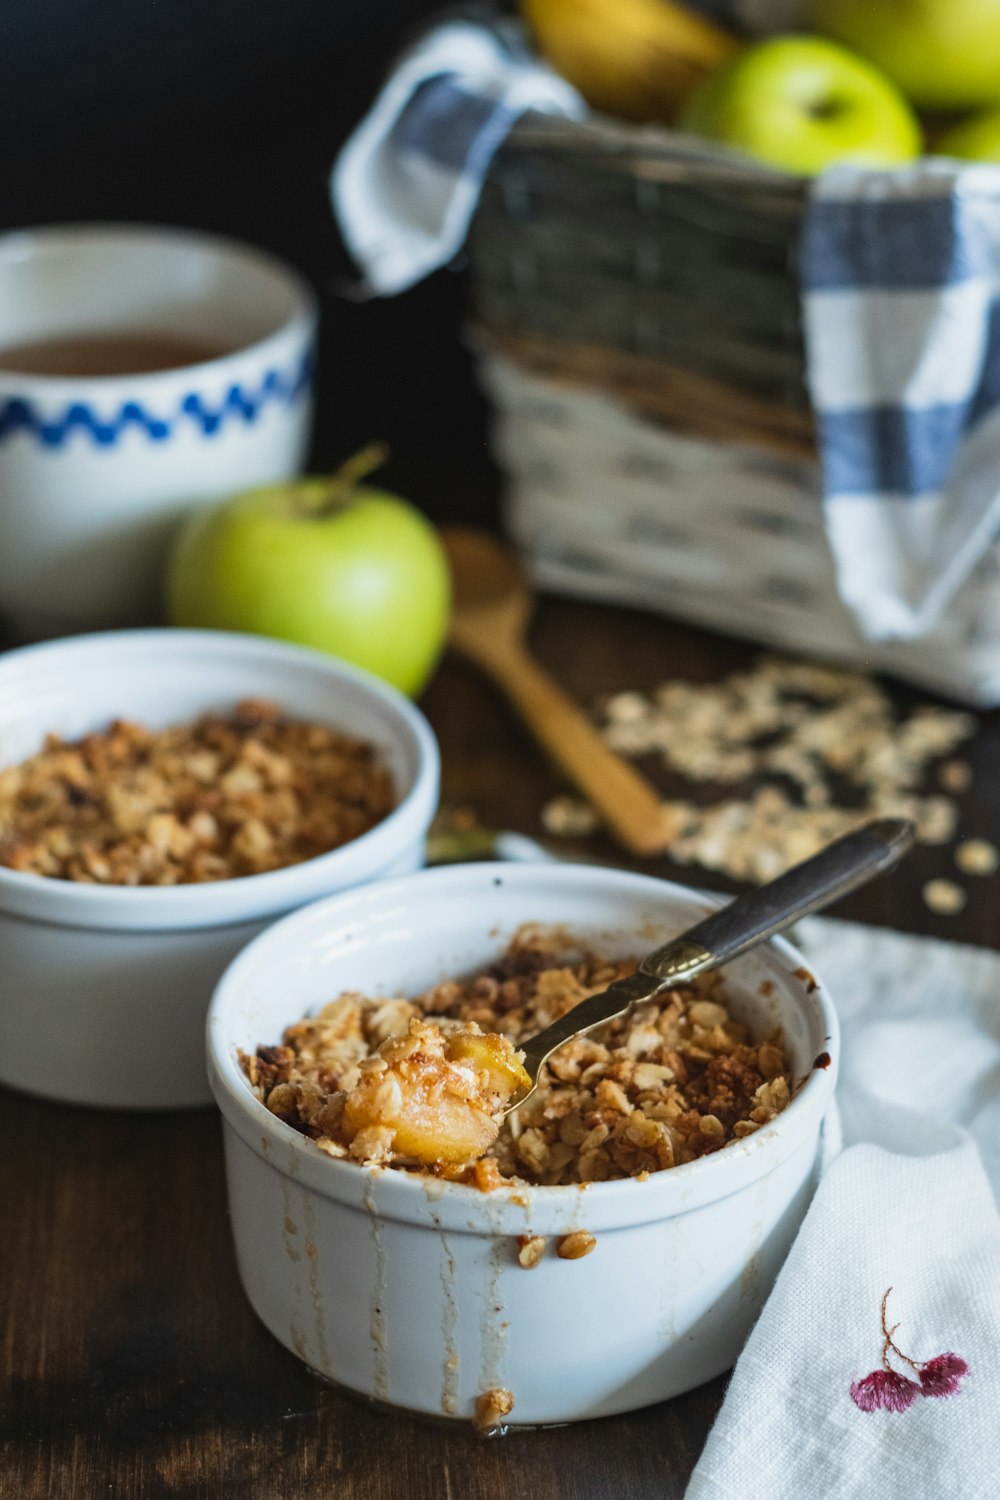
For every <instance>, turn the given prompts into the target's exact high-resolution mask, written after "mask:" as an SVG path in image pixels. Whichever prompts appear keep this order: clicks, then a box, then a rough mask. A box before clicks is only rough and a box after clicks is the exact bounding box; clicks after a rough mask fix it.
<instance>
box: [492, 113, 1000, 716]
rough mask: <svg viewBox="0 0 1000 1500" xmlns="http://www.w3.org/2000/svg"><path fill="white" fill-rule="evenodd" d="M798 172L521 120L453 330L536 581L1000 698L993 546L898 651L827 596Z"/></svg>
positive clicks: (498, 171) (681, 142)
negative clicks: (465, 309) (801, 272)
mask: <svg viewBox="0 0 1000 1500" xmlns="http://www.w3.org/2000/svg"><path fill="white" fill-rule="evenodd" d="M806 189H807V184H806V183H805V181H804V180H803V179H800V178H796V177H791V176H788V175H786V174H784V173H777V172H774V171H772V170H770V169H769V168H766V167H761V166H758V165H756V164H755V163H752V162H746V161H744V160H743V159H742V158H738V157H736V156H734V155H732V154H731V153H729V152H727V151H724V150H721V149H718V148H716V147H714V146H712V145H709V144H707V143H704V142H699V141H694V140H692V139H690V138H688V137H684V136H681V135H678V134H676V133H674V132H670V131H667V130H661V129H657V128H655V127H649V128H641V129H640V128H636V127H632V126H625V125H622V126H618V125H614V124H611V123H609V122H607V121H600V120H589V121H583V122H577V121H567V120H551V119H541V118H539V117H535V116H527V117H525V118H524V119H523V120H522V121H521V122H520V123H519V124H518V125H517V126H516V127H515V129H514V130H513V132H512V133H511V135H510V137H509V138H508V140H507V142H506V144H505V146H504V147H503V149H502V150H501V152H500V153H499V154H498V156H497V158H496V160H495V162H494V165H493V167H492V168H491V171H490V174H489V176H488V178H487V182H486V185H485V190H484V193H483V197H482V200H481V204H480V208H479V211H478V213H477V216H476V220H475V223H474V225H473V232H472V235H471V237H470V241H469V254H470V265H471V275H472V288H473V291H472V323H471V328H470V336H471V338H472V340H473V342H474V344H475V346H476V347H477V349H478V351H479V355H480V367H481V370H482V373H483V378H484V381H485V384H486V386H487V388H488V391H489V393H490V396H491V399H492V402H493V408H494V439H495V445H496V448H497V452H498V456H499V458H500V461H501V463H502V465H503V467H504V469H505V471H506V474H507V478H508V500H507V521H508V526H509V529H510V531H511V533H512V535H513V536H514V538H515V540H516V541H517V542H518V543H519V544H520V545H521V546H523V547H524V548H525V550H526V551H527V553H528V556H529V558H530V559H531V560H532V562H533V564H534V568H535V571H536V573H537V574H538V576H539V579H540V581H542V582H543V583H545V584H546V585H548V586H550V587H552V588H555V589H560V590H563V591H566V592H571V593H576V594H583V595H586V596H588V597H592V598H604V599H617V600H620V601H621V602H625V603H636V604H642V605H644V606H647V607H652V608H656V609H660V610H662V611H664V612H665V613H669V614H674V615H677V616H680V617H682V618H687V619H692V620H695V621H696V622H698V623H700V624H703V625H708V626H715V627H717V628H719V629H724V630H727V631H730V632H733V633H737V634H740V635H743V636H746V637H748V638H750V639H755V640H760V641H763V642H766V643H767V644H769V645H776V646H779V647H783V648H785V649H792V650H796V651H808V652H810V653H815V654H818V655H824V656H829V657H834V658H839V659H841V660H845V661H848V662H855V663H858V664H862V665H864V666H866V667H868V668H873V669H880V670H885V671H889V672H893V673H895V674H897V675H899V676H902V677H907V678H910V679H912V680H914V681H917V682H920V683H922V684H924V685H926V686H930V687H933V688H934V689H935V690H937V691H941V692H944V693H947V694H949V695H951V696H955V697H959V698H961V699H964V700H965V701H969V702H976V703H980V704H995V703H998V702H1000V549H997V550H994V551H991V552H990V553H989V554H988V555H987V557H986V558H984V560H983V561H982V562H981V563H980V564H979V565H978V567H977V568H976V570H975V571H974V573H973V575H972V576H971V577H970V579H969V580H968V581H967V583H966V584H965V585H964V587H963V589H962V591H961V593H960V595H959V596H957V597H956V598H955V599H954V600H953V601H952V603H951V605H950V606H949V610H948V612H947V615H946V617H945V618H944V620H942V622H941V623H940V624H939V625H938V626H937V628H936V629H935V630H934V631H933V632H932V633H931V634H929V635H927V636H924V637H922V638H921V639H920V640H916V641H897V642H890V643H886V644H880V645H873V644H872V643H870V642H867V641H865V640H864V639H863V638H862V636H861V634H860V632H859V630H858V629H857V627H856V625H855V624H854V621H853V617H852V616H851V615H850V613H849V611H848V610H847V609H846V608H845V606H844V605H843V604H842V602H841V600H840V597H839V593H838V590H837V582H836V575H835V569H834V564H833V559H832V556H831V554H830V550H829V546H828V543H827V539H826V534H825V530H824V526H823V514H822V499H821V491H822V486H821V475H820V469H819V459H818V455H817V449H816V440H815V431H814V422H813V414H812V410H811V407H810V403H809V396H808V390H807V385H806V378H805V352H804V346H803V336H802V323H801V299H800V287H799V281H798V274H797V264H798V244H799V237H800V233H801V227H802V220H803V214H804V210H805V200H806Z"/></svg>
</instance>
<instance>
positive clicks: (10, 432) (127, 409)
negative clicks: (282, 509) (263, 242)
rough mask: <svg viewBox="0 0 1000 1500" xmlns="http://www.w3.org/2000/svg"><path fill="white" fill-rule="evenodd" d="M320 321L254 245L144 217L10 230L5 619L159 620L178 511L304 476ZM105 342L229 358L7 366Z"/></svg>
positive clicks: (0, 445)
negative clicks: (134, 366) (122, 366)
mask: <svg viewBox="0 0 1000 1500" xmlns="http://www.w3.org/2000/svg"><path fill="white" fill-rule="evenodd" d="M315 328H316V304H315V299H314V297H313V294H312V292H311V290H310V289H309V287H308V285H307V284H306V282H305V281H304V280H303V279H302V278H301V277H300V276H299V275H298V274H297V273H296V272H295V271H293V270H292V269H291V268H289V267H288V266H285V265H284V264H282V263H281V262H280V261H278V260H275V259H274V258H273V257H272V256H270V255H267V254H265V253H264V252H262V251H260V250H256V249H254V248H252V247H250V246H246V245H241V244H237V243H235V242H232V241H228V240H224V239H219V238H216V237H215V236H211V235H205V234H201V233H196V232H194V231H190V230H186V229H170V228H161V227H157V226H139V225H70V226H60V227H54V228H49V229H37V230H25V231H21V232H17V233H12V234H7V235H3V236H0V613H3V614H4V615H6V616H7V617H8V619H9V621H11V622H12V623H13V625H14V628H15V629H16V630H17V631H18V632H19V633H20V634H22V635H24V636H29V637H30V636H46V635H53V634H60V633H64V632H69V631H77V630H81V629H85V628H91V627H94V626H106V625H120V624H133V623H148V622H149V621H151V620H154V619H155V618H156V617H157V615H158V614H159V610H160V574H161V571H162V564H163V558H164V553H165V550H166V547H167V544H168V540H169V535H170V532H171V530H172V528H173V526H174V525H175V523H176V521H177V519H178V517H179V515H180V514H181V513H182V512H183V510H184V509H185V508H186V507H188V506H190V505H192V504H195V503H197V502H199V501H207V500H212V499H215V498H217V497H219V496H221V495H225V494H227V493H230V492H234V491H237V490H240V489H243V488H245V487H247V486H251V485H257V484H267V483H270V482H272V481H275V480H281V479H285V478H288V477H289V476H291V475H293V474H295V473H296V472H298V470H299V469H300V467H301V464H302V462H303V459H304V456H305V449H306V444H307V441H308V436H309V421H310V415H311V394H310V383H311V372H312V365H313V348H314V340H315ZM104 336H106V337H108V338H109V339H113V338H114V337H116V336H118V337H144V336H146V337H150V338H155V337H157V336H159V337H163V338H170V339H174V340H177V341H179V342H188V343H191V344H200V345H202V346H203V347H204V348H205V349H206V350H211V351H221V352H218V353H217V354H215V355H214V357H209V358H205V359H203V360H201V361H200V362H198V363H193V364H191V363H189V364H186V365H184V366H182V367H180V368H173V369H159V370H155V371H153V372H151V373H145V374H101V375H56V374H27V373H19V372H18V371H17V370H16V369H15V368H13V366H14V365H15V364H16V363H17V360H16V358H15V356H14V355H13V354H12V353H11V352H10V351H12V350H15V349H17V348H19V347H23V346H24V345H28V344H39V343H43V342H46V341H51V340H60V339H81V338H87V337H104ZM4 351H8V353H7V367H6V368H5V354H4Z"/></svg>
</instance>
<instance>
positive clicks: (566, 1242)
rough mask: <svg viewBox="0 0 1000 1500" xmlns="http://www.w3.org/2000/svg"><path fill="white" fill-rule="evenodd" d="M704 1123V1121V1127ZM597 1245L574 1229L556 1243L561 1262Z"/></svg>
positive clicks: (594, 1240) (585, 1234) (590, 1235)
mask: <svg viewBox="0 0 1000 1500" xmlns="http://www.w3.org/2000/svg"><path fill="white" fill-rule="evenodd" d="M704 1123H705V1122H704V1121H702V1125H703V1126H704ZM715 1123H716V1124H718V1123H719V1122H718V1121H716V1122H715ZM596 1245H597V1240H596V1238H595V1237H594V1235H592V1234H590V1233H589V1232H588V1231H587V1230H586V1229H574V1230H573V1232H572V1234H564V1235H563V1237H562V1239H560V1240H557V1241H556V1254H557V1255H558V1257H559V1259H560V1260H582V1259H583V1257H584V1256H585V1255H589V1254H590V1252H591V1250H593V1249H594V1248H595V1247H596Z"/></svg>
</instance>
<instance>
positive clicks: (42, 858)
mask: <svg viewBox="0 0 1000 1500" xmlns="http://www.w3.org/2000/svg"><path fill="white" fill-rule="evenodd" d="M394 803H395V798H394V794H393V787H392V779H391V776H390V774H389V771H388V769H387V768H386V767H385V766H384V765H382V764H380V762H379V759H378V749H377V747H376V746H375V745H373V744H371V743H370V742H369V741H367V740H362V739H357V738H355V737H354V736H352V735H349V734H345V733H343V732H342V731H340V730H338V729H335V728H332V727H330V726H329V725H326V724H315V723H308V722H303V721H301V720H298V719H294V718H290V717H288V716H287V715H286V714H285V713H283V711H282V709H281V708H280V707H279V705H278V704H277V703H274V702H271V701H269V700H266V699H262V698H244V699H243V700H241V701H240V702H239V703H237V704H236V705H235V707H234V708H233V709H232V710H231V711H229V712H227V713H206V714H201V715H200V716H199V717H198V718H197V719H195V720H194V721H193V722H191V723H186V724H175V725H170V726H168V727H166V728H163V729H150V728H148V727H146V726H144V725H142V724H139V723H135V722H132V721H130V720H127V719H115V720H114V721H113V722H112V723H111V724H110V725H109V726H108V727H107V728H104V729H97V730H94V731H92V732H91V733H89V734H86V735H83V736H82V737H81V738H79V739H76V740H64V739H61V738H60V737H59V736H58V735H55V734H47V735H46V738H45V743H44V744H43V746H42V748H41V749H40V750H39V751H37V752H36V753H35V754H34V755H32V756H30V757H29V758H28V759H26V760H23V761H20V762H18V763H17V764H15V765H12V766H8V767H6V769H3V770H0V865H5V866H6V867H7V868H8V869H11V870H20V871H22V872H25V873H29V874H34V875H48V876H51V877H53V878H55V879H60V880H76V881H82V882H86V883H89V884H101V885H125V886H136V885H155V886H171V885H184V884H189V883H197V882H202V881H213V880H234V879H239V878H241V877H244V876H247V875H260V874H263V873H264V872H265V871H269V870H280V869H284V868H286V867H287V866H288V865H297V864H301V863H302V861H303V860H307V859H315V858H316V857H317V856H318V855H320V854H328V853H329V852H330V851H331V850H333V849H338V848H340V846H341V845H342V844H346V843H348V842H349V841H350V840H351V839H354V838H358V837H359V836H360V835H361V834H363V833H367V832H368V830H369V829H371V828H374V827H375V825H376V824H377V823H379V822H381V821H382V819H383V818H385V817H387V816H388V815H389V813H390V812H391V811H392V808H393V806H394Z"/></svg>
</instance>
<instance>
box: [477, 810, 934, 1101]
mask: <svg viewBox="0 0 1000 1500" xmlns="http://www.w3.org/2000/svg"><path fill="white" fill-rule="evenodd" d="M913 835H914V827H913V824H912V823H909V822H907V821H906V820H905V819H903V818H877V819H876V820H875V821H874V822H871V823H866V824H865V825H864V827H862V828H858V829H856V830H855V832H854V833H849V834H847V835H846V836H845V837H844V838H841V839H837V840H836V841H835V842H834V843H832V844H828V845H827V847H826V848H825V849H822V850H820V852H819V854H814V855H813V857H812V858H811V859H806V860H803V861H802V863H801V864H798V865H794V866H793V867H792V869H790V870H788V871H786V872H785V874H784V875H779V877H778V879H777V880H772V881H769V882H768V884H767V885H762V886H760V887H759V888H758V889H757V890H755V891H750V892H749V893H748V894H747V895H745V896H737V897H736V899H735V900H734V901H730V903H729V904H728V906H723V907H722V908H721V909H720V910H719V911H715V912H712V914H711V916H708V917H705V918H704V919H703V920H702V921H701V922H696V923H695V925H694V926H693V927H689V928H688V930H687V931H686V932H683V933H681V935H680V937H675V938H671V940H670V942H669V943H665V944H664V945H663V947H662V948H657V949H655V950H654V951H653V952H652V953H650V954H649V956H648V957H647V958H644V959H643V961H642V963H641V964H640V965H639V967H638V969H637V970H636V972H635V973H634V974H630V975H629V976H628V977H627V978H626V979H616V980H615V981H614V983H613V984H609V985H608V988H607V989H606V990H601V992H600V994H597V995H590V996H589V997H588V998H587V999H586V1000H581V1001H580V1003H579V1005H574V1007H573V1009H572V1010H568V1011H567V1012H566V1014H565V1015H564V1016H560V1017H559V1019H558V1021H553V1023H552V1025H551V1026H546V1028H545V1030H544V1031H540V1032H539V1033H538V1035H537V1036H533V1037H531V1038H530V1040H529V1041H527V1042H525V1043H524V1046H523V1051H524V1068H525V1072H526V1073H527V1074H528V1077H529V1078H530V1079H531V1085H530V1087H527V1088H524V1089H523V1090H522V1091H521V1093H520V1094H519V1095H517V1096H516V1097H515V1099H514V1100H513V1101H512V1102H511V1103H510V1104H508V1106H507V1108H506V1109H505V1111H504V1113H505V1114H509V1113H510V1111H511V1110H512V1109H517V1108H519V1107H520V1105H522V1104H523V1103H524V1101H525V1100H526V1099H527V1098H529V1097H530V1095H531V1094H533V1093H534V1091H535V1089H536V1087H537V1085H538V1074H539V1070H540V1069H541V1066H542V1063H543V1062H544V1061H545V1059H546V1058H547V1057H549V1056H550V1054H551V1053H553V1052H554V1051H555V1049H556V1048H557V1047H561V1046H562V1044H563V1043H564V1042H568V1041H569V1039H570V1038H571V1037H575V1036H586V1035H587V1033H588V1032H591V1031H594V1030H596V1028H597V1027H598V1026H605V1025H607V1023H608V1022H609V1021H614V1020H616V1019H617V1018H618V1017H619V1016H622V1015H624V1014H625V1012H626V1011H627V1010H628V1009H629V1007H630V1006H632V1005H635V1004H637V1003H638V1002H640V1001H643V1000H651V999H652V998H653V996H654V995H658V994H659V993H660V991H661V990H665V989H674V988H676V986H678V985H681V984H688V983H690V981H691V980H692V979H694V978H695V976H696V975H698V974H704V973H706V972H707V971H708V970H709V969H718V968H720V967H721V966H722V964H727V963H729V961H730V959H733V958H738V957H739V955H740V954H741V953H746V951H747V949H748V948H755V947H756V946H757V944H758V943H763V942H766V940H767V939H768V938H770V937H774V935H775V933H778V932H783V931H784V929H785V928H786V927H790V926H791V925H792V923H793V922H796V921H798V919H799V918H800V917H806V916H808V915H809V913H810V912H814V911H820V910H821V909H822V908H823V907H824V906H829V905H830V904H831V902H833V901H836V900H838V899H839V897H841V896H846V895H847V894H848V892H849V891H853V890H855V889H856V888H857V887H858V886H859V885H864V883H865V882H866V881H868V880H871V878H872V876H874V875H880V874H882V872H883V871H885V870H891V869H892V867H893V865H895V864H896V862H897V861H898V860H899V859H901V858H902V856H903V855H904V854H905V853H906V852H907V850H908V849H909V848H910V846H911V845H912V843H913Z"/></svg>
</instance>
